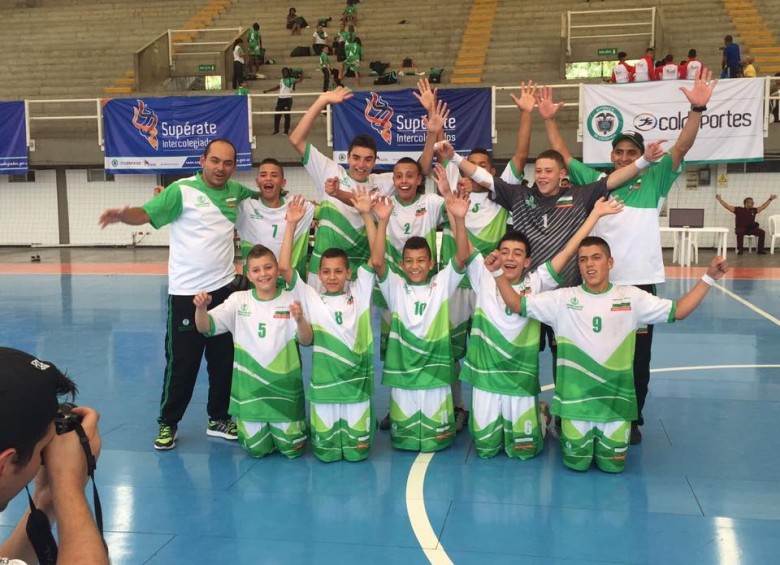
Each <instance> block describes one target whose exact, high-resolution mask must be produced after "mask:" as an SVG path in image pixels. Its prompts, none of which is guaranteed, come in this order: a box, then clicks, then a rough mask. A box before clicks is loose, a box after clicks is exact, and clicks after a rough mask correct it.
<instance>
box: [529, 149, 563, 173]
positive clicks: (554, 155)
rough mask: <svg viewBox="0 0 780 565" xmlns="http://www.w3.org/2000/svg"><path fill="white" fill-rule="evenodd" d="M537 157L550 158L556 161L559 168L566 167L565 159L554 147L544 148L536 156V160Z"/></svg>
mask: <svg viewBox="0 0 780 565" xmlns="http://www.w3.org/2000/svg"><path fill="white" fill-rule="evenodd" d="M539 159H552V160H553V161H555V162H556V163H558V166H559V167H560V168H561V169H565V168H566V161H565V160H564V158H563V155H561V154H560V152H558V151H556V150H555V149H545V150H544V151H542V152H541V153H539V154H538V155H537V156H536V160H537V161H538V160H539Z"/></svg>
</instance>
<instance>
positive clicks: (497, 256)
mask: <svg viewBox="0 0 780 565" xmlns="http://www.w3.org/2000/svg"><path fill="white" fill-rule="evenodd" d="M503 266H504V259H503V258H502V257H501V253H500V252H499V251H498V249H494V250H493V251H492V252H491V253H490V254H489V255H488V256H487V257H485V268H487V270H488V271H490V272H491V273H495V272H496V271H497V270H499V269H500V268H501V267H503Z"/></svg>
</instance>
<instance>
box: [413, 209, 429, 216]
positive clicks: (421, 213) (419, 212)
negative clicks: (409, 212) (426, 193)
mask: <svg viewBox="0 0 780 565" xmlns="http://www.w3.org/2000/svg"><path fill="white" fill-rule="evenodd" d="M427 213H428V210H427V209H426V208H424V207H420V208H417V210H415V211H414V217H415V218H419V217H420V216H424V215H425V214H427Z"/></svg>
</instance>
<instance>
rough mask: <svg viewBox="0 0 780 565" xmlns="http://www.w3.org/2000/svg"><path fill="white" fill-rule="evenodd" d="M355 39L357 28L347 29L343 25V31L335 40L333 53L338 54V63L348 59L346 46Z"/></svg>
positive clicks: (341, 30)
mask: <svg viewBox="0 0 780 565" xmlns="http://www.w3.org/2000/svg"><path fill="white" fill-rule="evenodd" d="M354 39H355V26H349V28H347V27H346V26H344V24H341V29H340V30H339V32H338V33H337V34H336V38H335V39H334V40H333V52H334V53H335V54H336V61H337V62H339V63H341V62H343V61H344V59H346V58H347V53H346V46H347V44H348V43H352V42H353V41H354Z"/></svg>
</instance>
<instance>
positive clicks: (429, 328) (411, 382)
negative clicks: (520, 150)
mask: <svg viewBox="0 0 780 565" xmlns="http://www.w3.org/2000/svg"><path fill="white" fill-rule="evenodd" d="M442 179H443V180H442ZM438 180H439V181H440V182H441V183H442V184H446V177H444V175H443V174H442V175H441V177H440V178H439V179H438ZM448 190H449V189H448ZM450 194H451V193H450ZM447 207H448V210H449V211H450V212H452V213H453V214H460V215H463V216H465V214H466V212H467V211H468V200H464V199H459V198H458V197H456V196H455V195H452V194H451V196H450V200H448V204H447ZM392 210H393V202H392V200H391V199H389V198H386V197H383V198H380V199H379V200H378V201H377V202H376V203H375V205H374V213H375V215H376V216H377V218H378V225H377V235H376V238H375V240H374V242H373V243H372V246H371V262H372V264H373V266H374V269H375V271H376V273H377V276H378V277H379V288H380V290H381V291H382V294H383V295H384V297H385V299H386V300H387V304H388V306H389V308H390V311H391V312H392V321H391V324H390V339H389V341H388V345H387V353H386V355H385V364H384V369H383V371H382V384H384V385H385V386H389V387H391V390H390V422H391V431H390V435H391V440H392V445H393V447H396V448H398V449H406V450H411V451H426V452H428V451H438V450H440V449H443V448H445V447H448V446H449V445H450V444H451V443H452V441H453V439H454V438H455V429H454V424H455V422H454V412H453V406H452V393H451V391H450V385H451V383H452V382H453V380H454V379H455V372H454V367H453V360H452V351H451V348H450V343H449V341H450V335H449V305H448V301H449V298H450V297H451V296H452V293H453V292H454V291H455V289H456V288H457V286H458V284H459V283H460V281H461V279H462V278H463V271H462V269H463V267H464V265H465V263H466V261H467V259H468V250H467V249H460V248H459V250H458V251H459V253H458V255H457V256H456V257H455V258H454V259H453V261H452V262H451V263H450V264H449V265H447V266H446V267H444V268H443V269H442V270H441V271H439V273H438V274H437V275H436V276H434V277H433V278H432V279H431V280H430V281H429V280H428V275H429V273H430V271H431V269H433V267H434V261H433V258H432V254H431V250H430V248H429V247H428V243H427V242H426V241H425V239H423V238H422V237H412V238H409V240H408V241H407V242H406V244H405V245H404V249H403V255H402V257H403V259H402V263H401V268H402V269H403V272H404V276H401V275H398V274H397V273H395V272H394V271H393V270H392V269H389V268H388V267H387V262H386V258H385V246H386V231H387V224H388V222H389V220H390V215H391V213H392Z"/></svg>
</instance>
